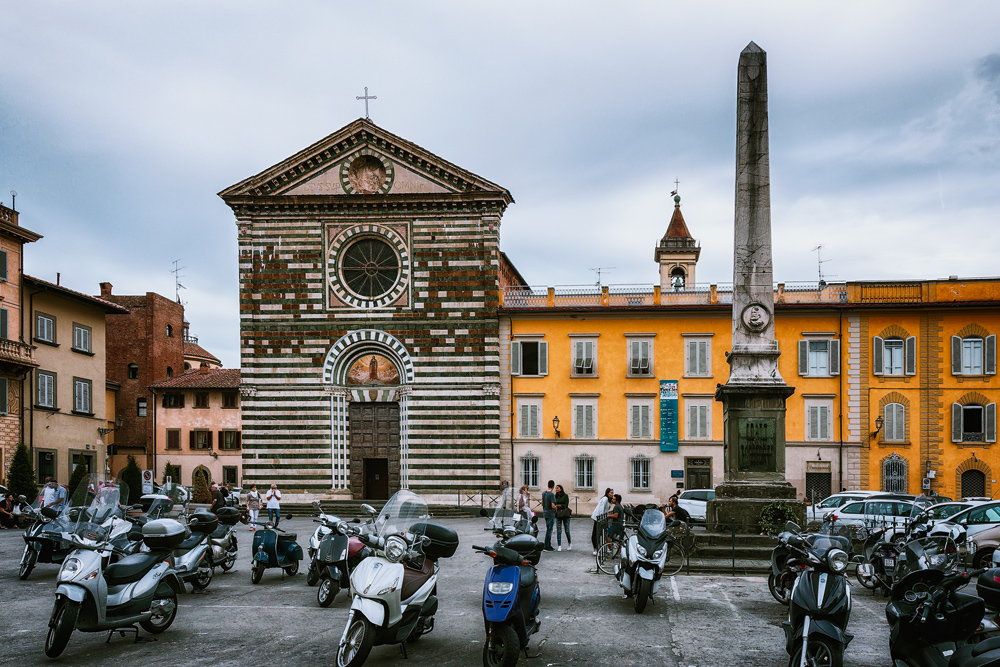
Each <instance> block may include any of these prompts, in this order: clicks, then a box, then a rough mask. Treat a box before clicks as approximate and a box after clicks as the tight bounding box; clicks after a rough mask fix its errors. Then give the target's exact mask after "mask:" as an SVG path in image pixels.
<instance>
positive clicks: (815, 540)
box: [781, 522, 854, 667]
mask: <svg viewBox="0 0 1000 667" xmlns="http://www.w3.org/2000/svg"><path fill="white" fill-rule="evenodd" d="M785 531H786V532H788V533H792V535H791V536H789V537H788V539H787V541H788V544H789V545H790V546H792V547H794V548H796V549H801V550H802V551H804V553H805V555H806V561H805V562H806V563H807V564H808V567H807V568H806V569H805V570H804V571H803V572H802V573H801V574H800V575H799V577H798V578H797V579H796V581H795V584H794V586H793V588H792V592H791V599H790V601H789V604H788V620H787V621H785V622H784V623H782V624H781V627H782V629H783V630H784V631H785V650H786V651H787V652H788V656H789V662H788V664H789V667H802V666H804V665H830V666H831V667H833V666H835V665H842V664H843V661H844V651H845V650H846V649H847V645H848V644H850V642H851V640H852V639H853V638H854V635H851V634H848V632H847V623H848V621H849V620H850V618H851V586H850V584H848V582H847V575H846V572H847V563H848V560H849V556H848V554H849V553H850V551H851V532H850V529H848V528H847V527H846V526H838V525H836V524H835V523H833V522H826V523H824V524H823V528H822V529H821V531H820V532H819V533H815V534H811V535H801V534H800V533H799V527H798V526H797V525H796V524H794V523H792V522H788V523H787V524H785Z"/></svg>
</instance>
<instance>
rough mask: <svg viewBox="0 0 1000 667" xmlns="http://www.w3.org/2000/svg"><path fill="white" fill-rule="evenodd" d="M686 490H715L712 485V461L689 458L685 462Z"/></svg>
mask: <svg viewBox="0 0 1000 667" xmlns="http://www.w3.org/2000/svg"><path fill="white" fill-rule="evenodd" d="M684 468H685V470H684V482H685V485H684V488H685V489H714V488H715V485H714V484H712V459H710V458H687V459H685V460H684Z"/></svg>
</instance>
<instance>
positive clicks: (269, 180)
mask: <svg viewBox="0 0 1000 667" xmlns="http://www.w3.org/2000/svg"><path fill="white" fill-rule="evenodd" d="M476 194H483V195H492V196H495V197H499V198H501V199H503V200H504V201H505V203H510V202H511V201H512V199H511V196H510V193H509V192H508V191H507V190H506V189H505V188H503V187H501V186H499V185H497V184H496V183H492V182H490V181H488V180H486V179H484V178H482V177H480V176H477V175H476V174H473V173H472V172H470V171H467V170H465V169H462V168H461V167H458V166H456V165H454V164H452V163H450V162H448V161H447V160H444V159H442V158H440V157H438V156H436V155H434V154H433V153H431V152H429V151H427V150H424V149H423V148H421V147H420V146H417V145H416V144H414V143H412V142H409V141H406V140H405V139H402V138H401V137H397V136H396V135H394V134H392V133H390V132H387V131H385V130H383V129H382V128H380V127H378V126H377V125H375V124H374V123H372V122H371V121H370V120H368V119H364V118H362V119H359V120H357V121H355V122H353V123H351V124H350V125H347V126H346V127H344V128H342V129H340V130H338V131H337V132H334V133H333V134H331V135H329V136H328V137H326V138H324V139H322V140H320V141H318V142H316V143H315V144H313V145H312V146H309V147H308V148H306V149H304V150H302V151H299V152H298V153H296V154H295V155H293V156H292V157H290V158H288V159H287V160H284V161H283V162H281V163H279V164H276V165H274V166H273V167H271V168H269V169H266V170H264V171H262V172H261V173H259V174H257V175H256V176H251V177H250V178H248V179H245V180H243V181H241V182H240V183H237V184H236V185H233V186H232V187H230V188H227V189H225V190H223V191H222V192H220V193H219V196H220V197H222V198H223V199H225V200H229V199H234V198H240V197H269V196H272V197H282V196H296V197H302V196H323V197H330V196H344V197H348V196H359V195H361V196H379V195H473V196H475V195H476Z"/></svg>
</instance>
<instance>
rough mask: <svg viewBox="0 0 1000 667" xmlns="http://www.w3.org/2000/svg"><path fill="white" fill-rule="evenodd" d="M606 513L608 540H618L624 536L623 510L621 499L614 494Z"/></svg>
mask: <svg viewBox="0 0 1000 667" xmlns="http://www.w3.org/2000/svg"><path fill="white" fill-rule="evenodd" d="M611 502H612V503H613V505H612V507H611V510H610V511H609V512H608V521H609V524H608V539H612V540H614V539H620V538H621V537H622V536H623V535H624V534H625V509H624V508H623V507H622V497H621V496H620V495H619V494H617V493H616V494H615V495H614V497H613V498H612V499H611Z"/></svg>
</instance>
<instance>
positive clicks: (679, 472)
mask: <svg viewBox="0 0 1000 667" xmlns="http://www.w3.org/2000/svg"><path fill="white" fill-rule="evenodd" d="M670 476H671V477H684V471H683V470H671V471H670Z"/></svg>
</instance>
